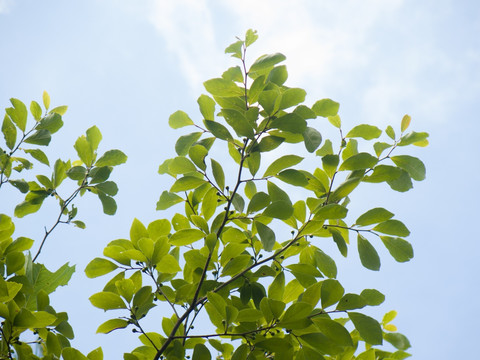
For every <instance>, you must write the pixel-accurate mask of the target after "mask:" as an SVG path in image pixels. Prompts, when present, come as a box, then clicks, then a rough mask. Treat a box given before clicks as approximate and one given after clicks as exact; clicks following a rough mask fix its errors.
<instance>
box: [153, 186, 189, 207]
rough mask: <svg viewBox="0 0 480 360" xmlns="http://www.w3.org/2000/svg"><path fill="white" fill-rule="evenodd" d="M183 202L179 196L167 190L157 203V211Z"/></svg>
mask: <svg viewBox="0 0 480 360" xmlns="http://www.w3.org/2000/svg"><path fill="white" fill-rule="evenodd" d="M182 201H183V198H181V197H180V196H178V195H177V194H175V193H171V192H168V191H166V190H165V191H164V192H162V194H161V195H160V200H158V202H157V210H165V209H168V208H169V207H171V206H173V205H175V204H178V203H180V202H182Z"/></svg>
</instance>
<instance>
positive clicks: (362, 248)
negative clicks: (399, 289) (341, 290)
mask: <svg viewBox="0 0 480 360" xmlns="http://www.w3.org/2000/svg"><path fill="white" fill-rule="evenodd" d="M357 246H358V254H359V256H360V261H361V262H362V265H363V266H365V267H366V268H367V269H370V270H375V271H378V270H380V257H379V256H378V253H377V250H375V248H374V247H373V246H372V244H370V242H369V241H368V240H367V239H365V238H364V237H363V236H362V235H360V234H358V237H357Z"/></svg>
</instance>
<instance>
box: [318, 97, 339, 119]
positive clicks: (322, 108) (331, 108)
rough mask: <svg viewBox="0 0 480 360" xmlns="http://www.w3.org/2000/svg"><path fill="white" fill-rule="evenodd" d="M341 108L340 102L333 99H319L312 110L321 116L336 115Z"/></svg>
mask: <svg viewBox="0 0 480 360" xmlns="http://www.w3.org/2000/svg"><path fill="white" fill-rule="evenodd" d="M339 108H340V104H339V103H337V102H336V101H333V100H331V99H323V100H318V101H317V102H316V103H315V104H313V106H312V110H313V111H314V112H315V114H316V115H317V116H321V117H329V116H335V115H337V113H338V109H339Z"/></svg>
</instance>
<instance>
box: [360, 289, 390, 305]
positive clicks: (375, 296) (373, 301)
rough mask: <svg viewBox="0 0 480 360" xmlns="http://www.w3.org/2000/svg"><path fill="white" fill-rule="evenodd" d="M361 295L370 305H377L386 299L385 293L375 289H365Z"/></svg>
mask: <svg viewBox="0 0 480 360" xmlns="http://www.w3.org/2000/svg"><path fill="white" fill-rule="evenodd" d="M360 296H361V297H363V299H364V300H365V301H366V303H367V305H369V306H377V305H380V304H381V303H383V302H384V301H385V295H383V294H382V293H381V292H380V291H378V290H375V289H365V290H363V291H362V292H361V293H360Z"/></svg>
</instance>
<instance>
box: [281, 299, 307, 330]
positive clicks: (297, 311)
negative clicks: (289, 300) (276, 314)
mask: <svg viewBox="0 0 480 360" xmlns="http://www.w3.org/2000/svg"><path fill="white" fill-rule="evenodd" d="M312 310H313V306H312V305H311V304H309V303H306V302H296V303H293V304H292V305H290V307H289V308H288V309H287V310H285V313H284V314H283V316H282V318H281V319H280V323H279V325H280V326H282V327H285V328H290V327H291V326H292V325H294V324H295V323H297V322H298V321H299V320H302V319H304V318H306V317H307V316H309V315H310V314H311V312H312Z"/></svg>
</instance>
